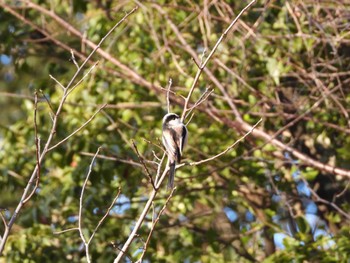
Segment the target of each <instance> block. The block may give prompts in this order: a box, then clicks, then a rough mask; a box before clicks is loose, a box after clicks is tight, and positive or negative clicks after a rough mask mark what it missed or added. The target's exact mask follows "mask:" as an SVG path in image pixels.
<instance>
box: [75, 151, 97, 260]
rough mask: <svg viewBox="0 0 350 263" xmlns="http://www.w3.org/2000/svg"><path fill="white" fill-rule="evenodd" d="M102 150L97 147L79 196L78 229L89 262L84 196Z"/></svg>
mask: <svg viewBox="0 0 350 263" xmlns="http://www.w3.org/2000/svg"><path fill="white" fill-rule="evenodd" d="M100 150H101V147H99V148H98V149H97V151H96V153H95V155H94V157H93V158H92V160H91V163H90V166H89V171H88V173H87V175H86V178H85V181H84V184H83V186H82V189H81V193H80V198H79V216H78V229H79V235H80V238H81V240H82V241H83V242H84V245H85V253H86V259H87V262H89V263H90V262H91V259H90V255H89V242H88V241H86V238H85V236H84V233H83V226H82V225H83V197H84V192H85V189H86V185H87V182H88V181H89V177H90V174H91V172H92V167H93V165H94V163H95V159H96V156H97V155H98V153H99V151H100Z"/></svg>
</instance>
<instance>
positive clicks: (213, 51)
mask: <svg viewBox="0 0 350 263" xmlns="http://www.w3.org/2000/svg"><path fill="white" fill-rule="evenodd" d="M255 1H256V0H252V1H251V2H250V3H249V4H248V5H247V6H246V7H244V8H243V9H242V10H241V12H240V13H239V14H238V15H237V17H236V18H235V19H234V20H233V21H232V22H231V24H230V25H229V26H228V28H227V29H226V30H225V31H224V33H223V34H222V35H221V37H220V38H219V40H218V41H217V42H216V44H215V46H214V47H213V49H212V50H211V52H210V53H209V55H208V57H207V58H206V59H205V60H204V62H203V63H201V65H200V67H199V69H198V71H197V74H196V76H195V78H194V80H193V83H192V86H191V88H190V91H189V93H188V95H187V98H186V100H185V105H184V109H183V112H182V116H181V120H182V121H183V120H184V119H185V116H186V113H187V111H188V104H189V101H190V99H191V96H192V93H193V91H194V88H195V86H196V85H197V82H198V80H199V77H200V76H201V74H202V72H203V69H204V68H205V67H206V65H207V63H208V62H209V60H210V59H211V57H212V56H213V55H214V53H215V51H216V49H217V48H218V46H219V45H220V43H221V42H222V41H223V39H224V38H225V36H226V35H227V34H228V32H229V31H230V30H231V28H232V27H233V26H234V25H235V24H236V23H237V21H238V19H239V18H240V17H241V15H242V14H243V13H244V12H245V11H246V10H247V9H248V8H249V7H250V6H252V5H253V4H254V3H255ZM202 58H203V57H202ZM237 116H239V115H236V117H237Z"/></svg>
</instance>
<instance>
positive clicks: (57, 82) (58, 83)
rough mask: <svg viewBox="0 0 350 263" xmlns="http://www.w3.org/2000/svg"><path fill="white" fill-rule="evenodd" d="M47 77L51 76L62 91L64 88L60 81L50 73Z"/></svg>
mask: <svg viewBox="0 0 350 263" xmlns="http://www.w3.org/2000/svg"><path fill="white" fill-rule="evenodd" d="M49 77H50V78H51V79H53V80H54V81H55V82H56V84H57V85H58V86H60V87H61V89H62V90H63V91H64V90H65V89H66V88H65V87H64V86H63V85H62V84H61V82H59V81H58V80H57V79H56V78H55V77H54V76H52V75H51V74H49Z"/></svg>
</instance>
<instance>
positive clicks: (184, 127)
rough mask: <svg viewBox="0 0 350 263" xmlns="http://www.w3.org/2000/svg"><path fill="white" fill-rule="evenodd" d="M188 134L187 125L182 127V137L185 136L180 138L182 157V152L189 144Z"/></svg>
mask: <svg viewBox="0 0 350 263" xmlns="http://www.w3.org/2000/svg"><path fill="white" fill-rule="evenodd" d="M187 134H188V131H187V128H186V126H185V125H183V126H182V135H183V136H182V137H181V138H180V145H179V148H180V154H181V155H182V151H183V149H184V147H185V145H186V143H187Z"/></svg>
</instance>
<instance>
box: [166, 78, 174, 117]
mask: <svg viewBox="0 0 350 263" xmlns="http://www.w3.org/2000/svg"><path fill="white" fill-rule="evenodd" d="M172 84H173V80H172V79H169V84H168V91H167V93H166V102H167V107H168V113H169V112H170V98H169V97H170V90H171V85H172Z"/></svg>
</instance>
